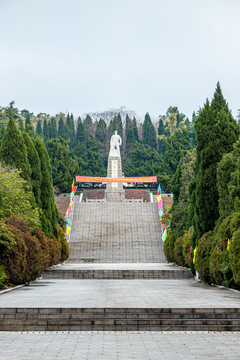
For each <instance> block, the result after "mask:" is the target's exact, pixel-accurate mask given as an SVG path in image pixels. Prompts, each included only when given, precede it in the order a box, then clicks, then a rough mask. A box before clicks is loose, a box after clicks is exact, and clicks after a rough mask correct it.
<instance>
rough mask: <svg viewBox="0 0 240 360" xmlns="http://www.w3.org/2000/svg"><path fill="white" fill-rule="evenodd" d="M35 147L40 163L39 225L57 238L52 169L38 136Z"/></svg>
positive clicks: (46, 232) (47, 233)
mask: <svg viewBox="0 0 240 360" xmlns="http://www.w3.org/2000/svg"><path fill="white" fill-rule="evenodd" d="M35 147H36V150H37V152H38V156H39V159H40V163H41V173H42V181H41V203H42V213H41V223H42V230H43V231H44V232H45V234H46V235H48V236H49V235H50V234H51V233H53V234H54V235H55V236H57V233H58V232H57V208H56V204H55V200H54V193H53V181H52V169H51V164H50V160H49V156H48V153H47V150H46V146H45V144H44V143H43V141H42V139H41V138H40V137H39V136H38V137H37V138H36V142H35Z"/></svg>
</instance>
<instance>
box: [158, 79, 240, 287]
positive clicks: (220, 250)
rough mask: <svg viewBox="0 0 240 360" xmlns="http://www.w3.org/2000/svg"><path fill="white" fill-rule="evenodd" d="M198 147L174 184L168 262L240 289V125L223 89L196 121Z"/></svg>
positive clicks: (186, 159)
mask: <svg viewBox="0 0 240 360" xmlns="http://www.w3.org/2000/svg"><path fill="white" fill-rule="evenodd" d="M194 132H195V141H196V148H194V149H193V150H192V151H188V152H187V154H186V155H185V157H184V158H182V159H181V161H180V162H179V165H178V167H177V170H176V172H175V175H174V176H173V180H172V189H173V194H174V203H173V207H172V214H171V216H172V217H171V226H170V227H171V230H170V232H169V234H168V237H167V240H166V242H165V245H164V251H165V255H166V257H167V259H168V261H171V262H176V263H177V264H179V265H182V266H189V267H190V268H191V269H192V271H193V273H195V272H196V271H198V273H199V276H200V279H201V280H202V281H205V282H207V283H215V284H219V285H224V286H231V287H235V288H240V272H239V269H240V257H239V254H240V230H239V225H240V202H239V197H240V184H239V179H240V166H239V165H240V162H239V161H240V160H239V159H240V158H239V155H240V139H239V135H240V126H239V124H238V123H237V121H236V120H235V119H234V118H233V116H232V114H231V112H230V110H229V108H228V104H227V102H226V100H225V99H224V97H223V94H222V90H221V87H220V84H219V83H218V84H217V87H216V91H215V93H214V96H213V99H212V101H211V102H210V101H209V100H208V99H207V101H206V103H205V105H204V106H203V108H202V109H201V110H200V112H199V114H198V116H197V117H196V118H195V122H194Z"/></svg>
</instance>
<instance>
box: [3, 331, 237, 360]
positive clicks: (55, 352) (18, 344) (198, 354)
mask: <svg viewBox="0 0 240 360" xmlns="http://www.w3.org/2000/svg"><path fill="white" fill-rule="evenodd" d="M0 349H1V351H0V360H28V359H29V360H35V359H37V360H45V359H51V360H52V359H58V360H66V359H70V360H90V359H94V360H100V359H102V360H107V359H110V360H115V359H116V360H130V359H131V360H132V359H138V360H140V359H143V360H159V359H166V360H171V359H174V360H176V359H177V360H181V359H184V360H188V359H189V360H190V359H191V360H201V359H216V360H239V358H240V333H239V332H190V333H185V332H177V331H175V332H171V331H168V332H154V331H152V332H141V331H140V332H101V331H99V332H47V333H46V332H1V333H0Z"/></svg>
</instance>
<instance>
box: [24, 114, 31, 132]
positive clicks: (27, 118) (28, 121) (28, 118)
mask: <svg viewBox="0 0 240 360" xmlns="http://www.w3.org/2000/svg"><path fill="white" fill-rule="evenodd" d="M29 127H30V128H31V127H32V123H31V120H30V115H29V112H28V113H27V117H26V120H25V130H26V131H27V132H28V128H29Z"/></svg>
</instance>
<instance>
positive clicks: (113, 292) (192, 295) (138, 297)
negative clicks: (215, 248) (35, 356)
mask: <svg viewBox="0 0 240 360" xmlns="http://www.w3.org/2000/svg"><path fill="white" fill-rule="evenodd" d="M1 307H13V308H14V307H23V308H24V307H26V308H34V307H43V308H44V307H56V308H57V307H66V308H69V307H70V308H73V307H79V308H106V307H110V308H143V307H144V308H147V307H149V308H187V307H190V308H191V307H192V308H223V311H224V308H239V307H240V293H239V292H235V291H232V290H229V289H226V288H220V287H216V286H208V285H204V284H202V283H199V282H197V281H196V280H194V279H186V280H185V279H182V280H170V281H166V280H155V279H154V280H144V279H143V280H85V279H81V280H49V279H48V280H44V279H43V280H37V281H35V282H34V283H32V284H30V285H29V286H25V287H22V288H19V289H16V290H14V291H11V292H8V293H4V294H2V295H0V308H1Z"/></svg>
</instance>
